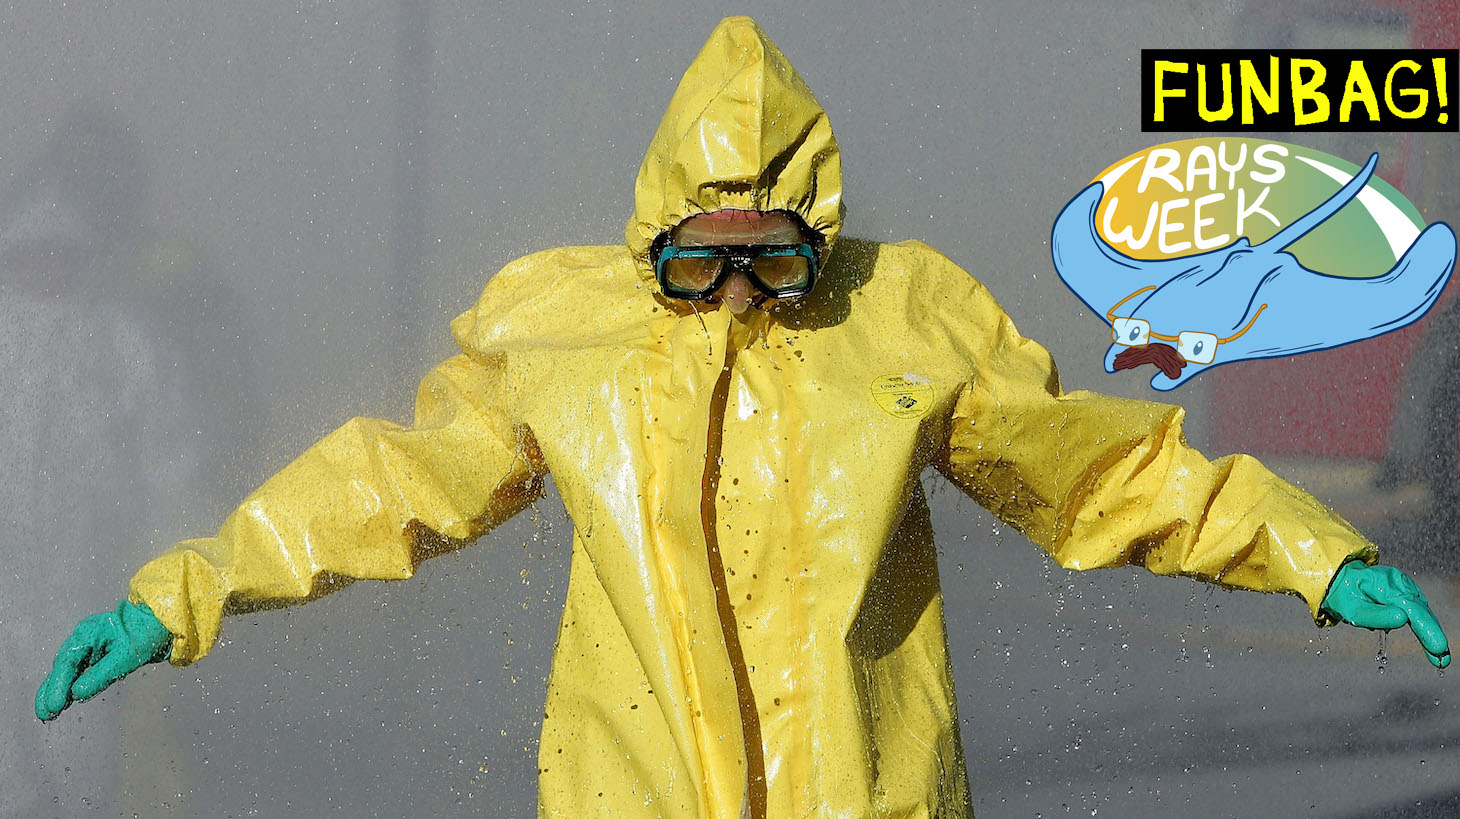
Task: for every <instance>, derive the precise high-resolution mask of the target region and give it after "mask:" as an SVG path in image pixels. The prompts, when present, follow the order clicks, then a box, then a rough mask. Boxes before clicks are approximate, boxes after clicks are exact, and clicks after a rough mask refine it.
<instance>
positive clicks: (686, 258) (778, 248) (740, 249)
mask: <svg viewBox="0 0 1460 819" xmlns="http://www.w3.org/2000/svg"><path fill="white" fill-rule="evenodd" d="M737 271H738V272H740V273H744V274H745V277H746V278H748V279H750V283H751V284H753V285H754V286H755V289H756V290H759V291H760V292H761V293H762V294H763V295H765V296H767V297H769V298H773V299H789V298H795V297H796V296H804V295H806V294H807V293H810V292H811V288H812V287H814V286H816V274H817V263H816V250H815V249H814V248H813V247H812V246H811V245H809V244H806V243H804V242H803V243H801V244H795V245H697V246H680V245H671V244H666V245H663V246H661V247H659V248H658V250H657V252H656V254H655V256H654V276H655V278H656V279H658V280H659V287H660V288H661V289H662V290H663V291H664V295H666V296H670V297H673V298H676V299H689V300H691V301H704V300H705V299H708V298H709V297H710V296H711V295H713V294H714V292H715V291H716V290H719V289H720V287H721V286H723V285H724V284H725V282H726V281H728V280H729V278H730V274H732V273H735V272H737Z"/></svg>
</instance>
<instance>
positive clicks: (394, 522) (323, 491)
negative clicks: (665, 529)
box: [131, 354, 545, 665]
mask: <svg viewBox="0 0 1460 819" xmlns="http://www.w3.org/2000/svg"><path fill="white" fill-rule="evenodd" d="M500 369H501V368H500V367H499V366H497V365H496V364H495V363H494V362H493V361H491V360H487V359H481V358H474V357H471V356H468V355H465V354H463V355H458V356H456V357H455V358H452V359H450V360H448V361H446V362H445V363H443V364H441V365H440V366H439V367H437V368H436V369H435V370H433V371H432V372H431V373H430V374H429V375H427V376H426V378H425V379H424V380H423V381H422V382H421V386H420V389H419V391H418V392H417V395H416V412H415V420H414V424H413V425H412V426H411V427H409V428H402V427H399V426H397V425H395V424H391V423H389V422H386V421H380V420H376V419H371V418H356V419H354V420H352V421H350V422H349V423H347V424H345V425H344V426H342V427H340V428H339V429H338V430H335V431H334V432H333V433H330V434H329V435H328V436H326V437H325V438H324V439H323V440H322V441H320V442H319V443H317V444H315V445H314V446H312V447H310V448H309V449H308V450H307V451H306V452H305V453H304V454H303V455H301V456H300V457H299V458H298V459H297V460H295V461H294V462H293V463H291V464H289V465H288V466H287V467H285V468H284V469H283V470H282V471H280V472H279V473H278V474H277V475H275V476H274V477H272V478H270V479H269V480H268V481H267V482H266V483H264V485H263V486H262V487H260V488H259V489H258V490H257V491H255V492H254V493H253V494H252V495H250V496H249V497H248V499H247V500H245V501H244V502H243V504H242V505H240V506H239V507H238V508H237V509H236V510H235V511H234V512H233V513H232V514H231V515H229V516H228V518H227V520H226V521H225V522H224V524H223V527H222V529H221V530H219V532H218V535H217V536H216V537H212V538H206V539H200V540H187V541H183V542H181V543H178V544H177V545H176V546H174V547H173V548H172V549H171V550H170V551H168V552H166V553H164V554H163V555H161V556H160V557H158V558H156V559H155V560H153V561H151V562H150V563H148V564H147V565H145V566H143V567H142V569H141V571H139V572H138V573H137V574H136V576H134V577H133V578H132V584H131V599H132V600H133V601H134V602H145V603H146V604H147V605H148V606H149V607H151V609H152V611H153V612H154V613H155V614H156V615H157V617H158V618H159V619H160V620H161V621H162V623H163V625H165V626H167V629H168V631H170V632H172V634H173V646H172V662H173V663H174V664H175V665H186V664H188V663H191V662H193V661H195V660H198V659H200V658H201V657H203V656H204V655H206V654H207V653H208V651H209V649H210V648H211V647H212V645H213V642H214V640H215V639H216V638H217V636H218V629H219V621H220V620H221V618H222V616H223V615H224V614H228V613H232V612H235V611H246V610H250V609H255V608H261V607H272V606H278V605H284V604H287V603H291V602H297V601H301V600H306V599H309V598H311V597H314V596H318V595H321V594H324V593H326V592H328V591H330V590H333V589H335V588H338V587H339V586H341V585H343V584H344V583H347V582H349V581H350V580H353V579H378V580H390V579H400V578H406V577H410V576H411V575H412V573H413V572H414V571H415V568H416V566H418V565H419V564H420V562H421V561H422V560H424V559H425V558H426V557H429V556H431V555H432V554H436V553H440V552H441V551H445V550H448V549H451V548H455V547H457V546H460V545H463V544H464V543H465V542H466V541H468V540H470V539H472V538H475V537H477V536H479V535H481V534H482V533H483V532H485V531H486V530H488V529H490V528H491V527H493V526H495V525H497V524H498V523H500V522H501V521H503V520H505V519H507V518H508V517H510V516H511V515H513V514H515V513H516V512H518V511H520V510H521V509H522V508H524V507H525V506H527V505H528V504H530V503H532V501H534V500H535V499H537V497H539V496H540V494H541V491H542V484H543V480H542V478H543V475H544V473H545V470H544V469H543V467H542V465H541V457H540V455H539V454H538V453H537V449H536V445H535V444H534V442H533V441H532V439H531V435H530V433H529V432H528V431H527V430H526V429H525V428H524V427H520V426H514V425H513V424H512V423H511V422H510V421H508V420H507V417H506V414H505V413H503V412H501V411H500V410H499V408H500V407H502V406H505V405H506V403H505V402H504V401H503V400H502V397H503V395H502V394H503V393H504V391H505V389H506V388H505V387H504V386H503V384H502V383H501V378H500V377H499V376H500Z"/></svg>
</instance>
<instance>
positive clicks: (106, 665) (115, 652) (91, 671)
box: [71, 644, 141, 701]
mask: <svg viewBox="0 0 1460 819" xmlns="http://www.w3.org/2000/svg"><path fill="white" fill-rule="evenodd" d="M138 668H141V665H140V664H139V663H138V662H137V658H136V657H134V656H131V652H129V651H127V650H126V647H125V646H121V645H116V644H113V645H111V646H110V650H109V651H107V652H106V654H105V655H104V656H102V658H101V659H100V660H97V661H96V663H94V664H93V665H92V666H91V667H90V668H88V669H86V671H84V672H82V674H81V676H80V677H77V678H76V682H75V683H74V684H73V685H72V686H71V696H73V697H75V698H76V699H77V700H78V701H81V700H89V699H91V698H92V697H94V696H96V695H97V694H100V693H101V692H103V691H105V690H106V689H107V686H109V685H111V684H112V683H114V682H116V681H117V680H120V679H121V678H123V677H125V676H127V675H128V674H131V673H132V672H133V671H136V670H137V669H138Z"/></svg>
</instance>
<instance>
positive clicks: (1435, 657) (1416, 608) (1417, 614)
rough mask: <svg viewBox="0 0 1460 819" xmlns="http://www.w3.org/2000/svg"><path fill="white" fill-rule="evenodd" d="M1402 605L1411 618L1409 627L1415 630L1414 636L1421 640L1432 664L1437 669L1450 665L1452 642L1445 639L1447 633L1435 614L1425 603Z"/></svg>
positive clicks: (1409, 602)
mask: <svg viewBox="0 0 1460 819" xmlns="http://www.w3.org/2000/svg"><path fill="white" fill-rule="evenodd" d="M1400 605H1403V606H1404V610H1405V613H1406V614H1407V615H1408V617H1409V627H1410V628H1411V629H1413V630H1414V636H1415V637H1418V638H1419V644H1420V645H1421V646H1423V647H1424V650H1425V653H1426V654H1428V655H1429V656H1430V662H1431V663H1433V664H1434V665H1435V667H1436V668H1444V667H1445V666H1447V665H1449V655H1450V641H1449V640H1447V639H1446V638H1445V632H1444V630H1443V629H1441V628H1440V621H1439V620H1437V619H1435V613H1434V612H1432V611H1430V607H1429V606H1426V605H1425V604H1424V603H1423V602H1416V601H1406V602H1404V603H1402V604H1400Z"/></svg>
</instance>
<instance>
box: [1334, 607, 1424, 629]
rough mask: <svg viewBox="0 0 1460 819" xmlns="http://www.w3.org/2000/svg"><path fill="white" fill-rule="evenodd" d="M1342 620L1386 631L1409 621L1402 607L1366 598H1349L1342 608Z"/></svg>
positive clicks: (1362, 626)
mask: <svg viewBox="0 0 1460 819" xmlns="http://www.w3.org/2000/svg"><path fill="white" fill-rule="evenodd" d="M1343 621H1344V622H1345V623H1348V624H1350V625H1354V626H1359V627H1360V628H1379V629H1384V630H1385V631H1388V630H1390V629H1395V628H1399V627H1401V626H1403V625H1404V624H1405V623H1407V622H1409V616H1408V615H1407V614H1406V613H1405V611H1404V609H1403V608H1400V607H1399V606H1395V605H1389V604H1385V603H1374V602H1370V601H1368V600H1351V601H1349V602H1348V603H1347V604H1346V605H1345V606H1344V609H1343Z"/></svg>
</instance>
